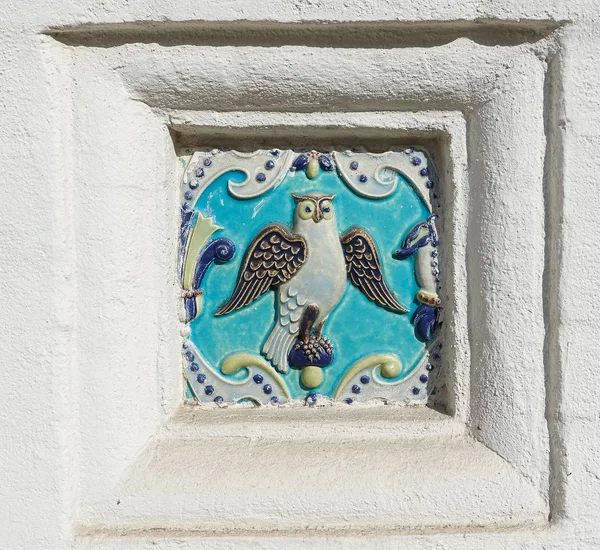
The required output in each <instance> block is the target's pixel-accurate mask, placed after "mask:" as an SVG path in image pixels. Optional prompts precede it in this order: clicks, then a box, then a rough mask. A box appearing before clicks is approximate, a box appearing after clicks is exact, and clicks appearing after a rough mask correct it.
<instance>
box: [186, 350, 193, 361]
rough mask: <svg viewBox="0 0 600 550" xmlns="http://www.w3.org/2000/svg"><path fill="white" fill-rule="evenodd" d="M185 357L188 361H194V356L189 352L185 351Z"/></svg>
mask: <svg viewBox="0 0 600 550" xmlns="http://www.w3.org/2000/svg"><path fill="white" fill-rule="evenodd" d="M185 357H186V359H187V360H188V361H193V360H194V354H193V353H192V352H191V351H187V352H186V353H185Z"/></svg>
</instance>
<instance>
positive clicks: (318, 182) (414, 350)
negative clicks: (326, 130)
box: [190, 170, 429, 398]
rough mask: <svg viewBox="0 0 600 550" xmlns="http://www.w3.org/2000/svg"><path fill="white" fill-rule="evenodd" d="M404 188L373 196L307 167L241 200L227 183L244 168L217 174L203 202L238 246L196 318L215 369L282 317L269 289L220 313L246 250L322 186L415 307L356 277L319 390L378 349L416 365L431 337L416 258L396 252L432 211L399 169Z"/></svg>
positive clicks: (200, 341) (256, 342)
mask: <svg viewBox="0 0 600 550" xmlns="http://www.w3.org/2000/svg"><path fill="white" fill-rule="evenodd" d="M399 178H400V180H399V182H398V186H397V189H396V191H395V192H394V193H393V194H392V195H391V196H390V197H387V198H385V199H379V200H371V199H366V198H363V197H360V196H358V195H356V194H355V193H353V192H352V191H351V190H350V189H349V188H348V187H347V186H346V185H345V184H344V182H343V181H342V180H341V179H340V177H339V176H338V175H337V172H324V171H322V170H321V171H320V173H319V175H318V176H317V177H316V178H315V179H313V180H310V179H308V178H307V177H306V175H305V173H304V172H303V171H302V172H296V173H293V172H291V173H289V174H288V175H287V176H286V177H285V179H284V180H283V182H282V183H281V184H280V185H279V186H278V187H277V188H275V189H272V190H271V191H269V192H268V193H265V194H264V195H262V196H260V197H257V198H254V199H249V200H238V199H234V198H233V197H232V196H231V195H230V194H229V193H228V190H227V182H228V181H229V180H233V181H235V182H241V181H243V180H244V176H243V174H241V173H239V172H237V173H235V172H229V173H227V174H223V175H222V176H220V177H219V178H217V179H216V180H215V181H214V182H213V183H212V184H211V185H210V186H209V187H208V188H207V189H206V190H205V191H204V193H203V194H202V196H201V197H200V198H199V199H198V202H197V203H196V205H195V208H196V209H197V210H199V211H200V212H201V213H202V214H203V215H204V216H206V217H210V216H212V217H213V220H214V222H215V223H216V224H217V225H219V226H221V227H223V229H222V230H220V231H217V232H216V233H214V234H213V237H212V238H217V237H228V238H229V239H231V240H232V241H233V242H234V243H235V245H236V248H237V250H236V253H235V256H234V258H233V259H232V260H231V261H230V262H228V263H227V264H223V265H213V266H211V267H210V268H209V270H208V273H207V275H206V276H205V279H204V281H203V283H202V288H203V289H204V309H203V311H202V313H201V314H200V315H199V316H198V317H197V318H196V319H195V320H194V321H193V322H192V323H191V336H190V338H191V339H192V342H193V343H194V344H195V346H196V347H197V349H198V350H200V351H201V353H202V354H203V355H204V358H205V359H206V360H208V362H209V363H211V364H212V365H213V366H214V367H215V368H218V366H219V364H220V363H221V361H222V360H223V359H224V358H225V357H226V356H228V355H231V354H232V353H239V352H249V353H255V354H259V355H260V350H261V348H262V345H263V343H264V341H265V340H266V338H267V336H268V334H269V332H270V331H271V328H272V326H273V322H274V319H275V306H274V305H275V293H274V292H267V293H266V294H264V295H263V296H261V297H260V298H259V299H258V300H256V301H255V302H253V303H252V304H250V305H248V306H246V307H245V308H243V309H241V310H238V311H236V312H233V313H230V314H228V315H225V316H223V317H214V316H213V314H214V312H215V311H216V310H217V309H218V307H219V306H220V305H221V304H222V303H223V302H224V301H225V300H227V298H229V296H230V295H231V293H232V291H233V289H234V287H235V283H236V279H237V274H238V270H239V267H240V264H241V262H242V259H243V256H244V253H245V251H246V249H247V247H248V245H249V244H250V242H251V241H252V239H253V238H254V236H255V235H256V233H257V232H258V231H259V230H260V229H261V228H262V227H264V226H265V225H267V224H269V223H273V222H280V223H283V224H285V225H287V226H291V224H292V219H293V211H294V206H295V204H294V200H293V199H292V197H291V195H290V193H292V192H294V193H305V192H310V191H313V192H314V191H317V192H323V193H336V194H337V197H336V198H335V200H334V201H333V206H334V209H335V212H336V218H337V224H338V229H339V232H340V235H341V234H342V233H344V232H345V231H346V230H347V229H349V228H350V227H351V226H353V225H360V226H362V227H364V228H366V229H367V230H368V231H369V232H370V233H371V235H372V236H373V238H374V239H375V242H376V243H377V247H378V249H379V254H380V257H381V261H382V263H383V271H384V275H385V278H386V280H387V282H388V285H389V286H390V288H391V290H392V292H394V293H395V294H396V296H397V298H398V300H399V301H400V303H402V304H403V305H405V306H406V307H408V308H409V309H410V312H409V313H405V314H396V313H391V312H389V311H387V310H385V309H382V308H380V307H378V306H376V305H375V304H374V303H373V302H370V301H369V300H368V299H367V298H366V297H365V296H363V294H362V293H361V292H360V291H359V290H357V289H356V288H355V287H354V286H353V285H352V284H351V283H350V282H348V286H347V289H346V293H345V294H344V296H343V297H342V300H341V302H340V304H339V305H338V307H337V308H336V309H335V310H334V311H333V313H332V314H331V316H330V317H329V321H328V323H327V324H326V325H325V329H324V334H325V335H326V336H328V337H329V338H330V339H331V340H332V341H333V343H334V345H335V360H334V362H333V363H332V364H331V365H330V366H328V367H326V368H325V369H324V370H323V374H324V381H323V383H322V384H321V386H319V387H318V388H317V389H316V390H315V391H316V392H317V393H319V394H323V395H329V396H331V395H332V394H333V392H334V390H335V388H336V387H337V384H338V383H339V381H340V379H341V378H342V376H343V374H344V372H345V371H346V370H347V369H348V368H349V367H350V366H351V365H352V364H354V363H355V362H356V361H357V360H359V359H361V358H362V357H365V356H366V355H370V354H372V353H394V354H396V355H398V356H399V357H400V360H401V361H402V365H403V371H402V373H401V374H400V375H399V377H398V378H403V377H404V376H406V375H407V374H408V373H409V372H411V371H412V370H413V369H414V368H415V367H416V366H417V363H418V361H419V359H420V358H421V357H422V355H423V352H424V350H425V344H424V343H423V342H421V341H419V340H418V339H417V338H416V336H415V333H414V327H413V325H412V324H411V323H410V319H411V317H412V313H413V312H414V310H415V309H416V307H417V304H416V303H415V302H414V296H415V293H416V292H417V290H418V286H417V283H416V281H415V275H414V258H413V257H411V258H408V259H406V260H403V261H397V260H394V259H393V258H392V253H393V251H394V250H395V249H396V248H398V246H399V244H400V241H401V240H402V239H403V238H404V236H405V235H406V233H407V232H408V231H409V230H410V229H411V228H412V227H413V226H414V225H415V224H416V223H418V222H420V221H422V220H424V219H426V218H427V216H428V215H429V212H428V210H427V208H426V207H425V205H424V204H423V203H422V201H421V200H420V198H419V197H418V196H417V194H416V193H415V192H414V191H413V189H412V187H411V186H410V184H409V183H408V182H407V181H406V180H405V179H403V178H402V177H401V176H399ZM299 375H300V371H299V370H294V369H290V371H289V372H288V374H286V375H283V378H284V379H285V380H286V382H287V384H288V386H289V388H290V393H291V394H292V398H301V397H303V396H305V395H306V394H307V393H308V391H307V390H306V389H303V388H302V387H300V384H299V378H300V376H299Z"/></svg>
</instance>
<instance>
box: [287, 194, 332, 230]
mask: <svg viewBox="0 0 600 550" xmlns="http://www.w3.org/2000/svg"><path fill="white" fill-rule="evenodd" d="M292 197H294V200H295V201H296V211H295V217H296V220H298V221H304V222H309V221H311V220H312V221H313V222H314V223H319V222H321V221H322V220H326V221H328V220H331V219H333V204H332V201H333V199H335V195H324V194H322V193H310V194H308V195H296V194H295V193H292Z"/></svg>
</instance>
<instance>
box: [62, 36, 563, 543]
mask: <svg viewBox="0 0 600 550" xmlns="http://www.w3.org/2000/svg"><path fill="white" fill-rule="evenodd" d="M86 33H87V31H86ZM89 36H90V35H88V34H83V35H79V34H78V33H77V31H65V32H58V33H56V34H55V37H56V38H58V39H59V41H60V42H57V43H56V52H55V53H56V55H55V59H54V61H55V73H53V78H54V80H55V85H56V86H57V87H58V88H59V89H60V90H61V93H62V94H63V95H64V102H63V109H64V115H65V116H64V120H65V127H64V136H63V138H64V143H65V150H64V159H63V160H64V163H65V174H67V176H66V177H67V180H68V181H67V183H68V185H67V189H68V196H67V197H66V199H67V202H68V203H72V204H73V205H74V212H73V216H72V220H73V223H72V226H71V227H70V231H71V233H70V240H69V243H70V251H71V254H72V258H73V262H74V265H75V267H76V269H75V270H74V273H79V274H80V275H79V277H78V278H77V281H76V292H77V296H78V304H79V307H78V311H77V315H76V318H77V322H76V330H75V331H74V340H73V347H74V349H75V350H76V353H75V355H76V357H77V364H76V365H74V366H73V376H72V387H71V388H69V390H70V391H71V392H72V394H73V408H72V411H71V414H72V426H73V440H72V442H71V445H70V449H71V453H72V456H70V457H69V458H70V460H71V461H72V463H73V472H74V475H73V487H72V491H73V525H74V528H75V532H76V534H77V535H79V536H89V535H93V534H99V533H103V534H108V535H113V534H114V535H127V534H144V533H150V534H151V533H160V534H162V535H164V536H175V535H178V534H179V535H181V534H204V535H206V534H213V535H218V534H225V533H230V534H243V533H250V532H252V533H257V534H269V533H279V534H285V533H290V532H292V531H294V530H297V529H316V530H319V531H321V532H325V533H330V534H335V533H342V532H343V533H350V532H360V533H365V532H369V531H371V530H374V529H377V533H378V534H381V533H386V532H411V531H414V530H418V531H419V532H436V531H438V530H441V529H446V528H449V527H457V528H458V527H460V528H463V529H465V528H480V527H482V526H486V525H495V526H503V527H506V528H509V527H510V528H512V527H519V526H523V525H543V524H545V522H546V521H547V517H548V514H549V511H550V509H549V499H550V496H551V495H550V494H549V491H550V484H549V468H550V464H549V461H548V456H549V451H548V427H547V423H546V419H545V407H546V402H545V396H546V388H545V384H546V382H545V372H544V343H545V337H546V335H545V330H544V304H545V301H546V300H547V298H545V297H544V294H543V281H542V277H543V273H544V254H545V251H544V246H543V244H542V243H543V242H544V231H545V208H544V202H545V192H544V155H545V151H546V147H547V144H546V138H545V135H546V130H547V125H548V124H549V122H548V120H546V119H545V114H544V109H545V105H546V104H547V102H548V101H550V100H551V99H550V98H549V95H548V94H549V93H550V92H549V90H547V89H545V74H546V70H547V67H546V64H545V61H544V60H543V59H540V57H541V56H540V55H539V52H540V51H546V49H547V47H548V46H549V43H547V41H545V40H541V41H538V42H534V43H529V42H528V41H527V40H523V41H519V40H517V41H516V42H515V43H511V44H503V45H497V46H496V47H493V48H492V47H488V46H483V45H479V44H477V43H475V42H473V41H471V40H468V39H466V38H461V39H458V40H456V41H454V42H450V43H441V44H438V45H433V46H430V47H403V48H401V49H400V48H398V49H396V48H389V47H386V48H377V47H373V48H364V49H360V48H357V49H354V50H352V51H350V50H349V49H348V48H340V49H335V48H331V49H329V48H328V49H327V51H326V53H327V59H328V63H321V62H320V60H321V56H322V55H323V51H322V48H320V47H319V44H312V45H310V44H309V45H308V46H298V45H293V43H292V44H290V45H285V44H282V45H281V46H280V47H279V48H278V49H275V50H273V51H271V50H269V52H265V48H262V47H260V46H259V45H244V46H240V47H230V46H226V45H217V46H213V45H207V44H197V45H185V44H180V45H175V46H172V47H168V48H167V47H161V46H157V45H154V44H143V43H133V41H132V43H129V42H128V41H127V40H124V41H121V42H120V43H118V44H112V45H111V46H112V47H109V48H98V47H96V46H97V45H98V44H95V43H94V42H93V40H92V43H91V44H90V43H87V40H88V39H89ZM91 36H92V38H94V35H93V33H92V35H91ZM94 40H96V39H94ZM82 44H83V45H85V46H87V47H73V46H74V45H82ZM277 67H287V68H288V69H293V70H286V71H283V70H277ZM182 68H183V69H182ZM358 68H360V70H358ZM418 75H420V76H419V78H417V76H418ZM417 81H418V82H420V84H421V85H420V87H418V88H415V87H414V83H415V82H417ZM99 125H103V126H104V128H106V127H107V126H108V127H110V128H111V130H112V131H111V132H106V131H105V132H97V131H95V130H96V128H97V127H98V126H99ZM518 125H520V126H522V125H526V126H527V127H528V128H529V129H530V131H529V133H527V134H525V133H520V132H513V128H514V127H516V126H518ZM173 133H177V134H179V135H184V134H189V135H191V136H193V139H202V140H203V142H204V143H206V144H207V145H208V146H210V145H211V140H222V139H225V140H238V141H242V140H244V139H255V138H256V137H257V136H258V137H260V135H264V136H276V137H279V138H281V139H282V140H286V139H287V140H289V141H291V142H292V143H293V142H294V139H295V138H294V136H297V135H298V134H301V135H309V134H310V135H311V136H312V135H315V136H318V137H320V138H322V139H324V140H328V139H331V140H343V141H345V142H350V141H353V142H355V143H360V141H361V140H362V139H365V138H367V137H368V138H370V139H376V140H390V139H391V140H398V141H402V140H406V141H410V142H411V143H418V142H419V141H423V140H425V141H434V142H436V143H437V146H438V148H439V153H440V157H441V161H442V162H441V164H439V165H438V169H439V171H440V176H441V180H442V186H443V188H444V195H443V201H444V204H443V208H442V209H443V211H444V212H445V218H444V227H443V233H444V241H443V243H442V247H444V250H445V256H444V257H443V258H442V259H441V260H442V262H443V272H444V273H445V274H446V276H445V285H446V289H445V292H446V295H447V297H446V300H445V302H446V304H447V312H448V314H447V316H446V323H445V329H444V330H445V334H444V341H445V346H444V348H443V349H444V352H443V354H444V356H443V364H444V367H443V368H444V369H445V371H446V373H447V376H448V380H447V387H448V401H447V402H448V412H449V413H450V416H445V415H442V414H439V413H436V412H434V411H431V410H429V409H403V408H392V407H374V408H369V407H361V408H352V410H350V409H348V408H346V409H339V408H327V409H308V408H291V409H277V408H270V409H268V410H248V409H228V410H218V411H214V410H211V411H208V410H203V409H201V408H192V409H190V408H188V407H183V406H182V396H183V390H182V383H183V378H182V375H181V355H180V345H181V337H180V334H179V331H180V328H181V325H180V323H179V320H178V314H177V300H178V285H177V281H176V269H175V266H176V254H177V227H178V223H179V210H178V204H179V201H178V196H177V193H178V189H179V187H178V180H179V177H180V173H181V167H180V165H178V163H177V156H176V149H177V147H176V146H175V144H174V139H173ZM546 229H548V228H546ZM141 266H144V267H143V268H142V267H141ZM147 266H152V267H151V268H148V267H147ZM65 391H67V389H65ZM107 434H110V435H107ZM107 440H108V441H109V442H110V443H109V445H107V444H106V443H107ZM341 495H343V497H342V496H341Z"/></svg>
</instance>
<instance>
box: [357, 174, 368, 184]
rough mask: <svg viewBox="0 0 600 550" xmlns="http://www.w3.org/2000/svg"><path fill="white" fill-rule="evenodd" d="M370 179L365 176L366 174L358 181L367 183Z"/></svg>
mask: <svg viewBox="0 0 600 550" xmlns="http://www.w3.org/2000/svg"><path fill="white" fill-rule="evenodd" d="M368 179H369V178H368V177H367V176H365V175H364V174H361V176H360V177H359V178H358V180H359V181H360V182H361V183H367V180H368Z"/></svg>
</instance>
